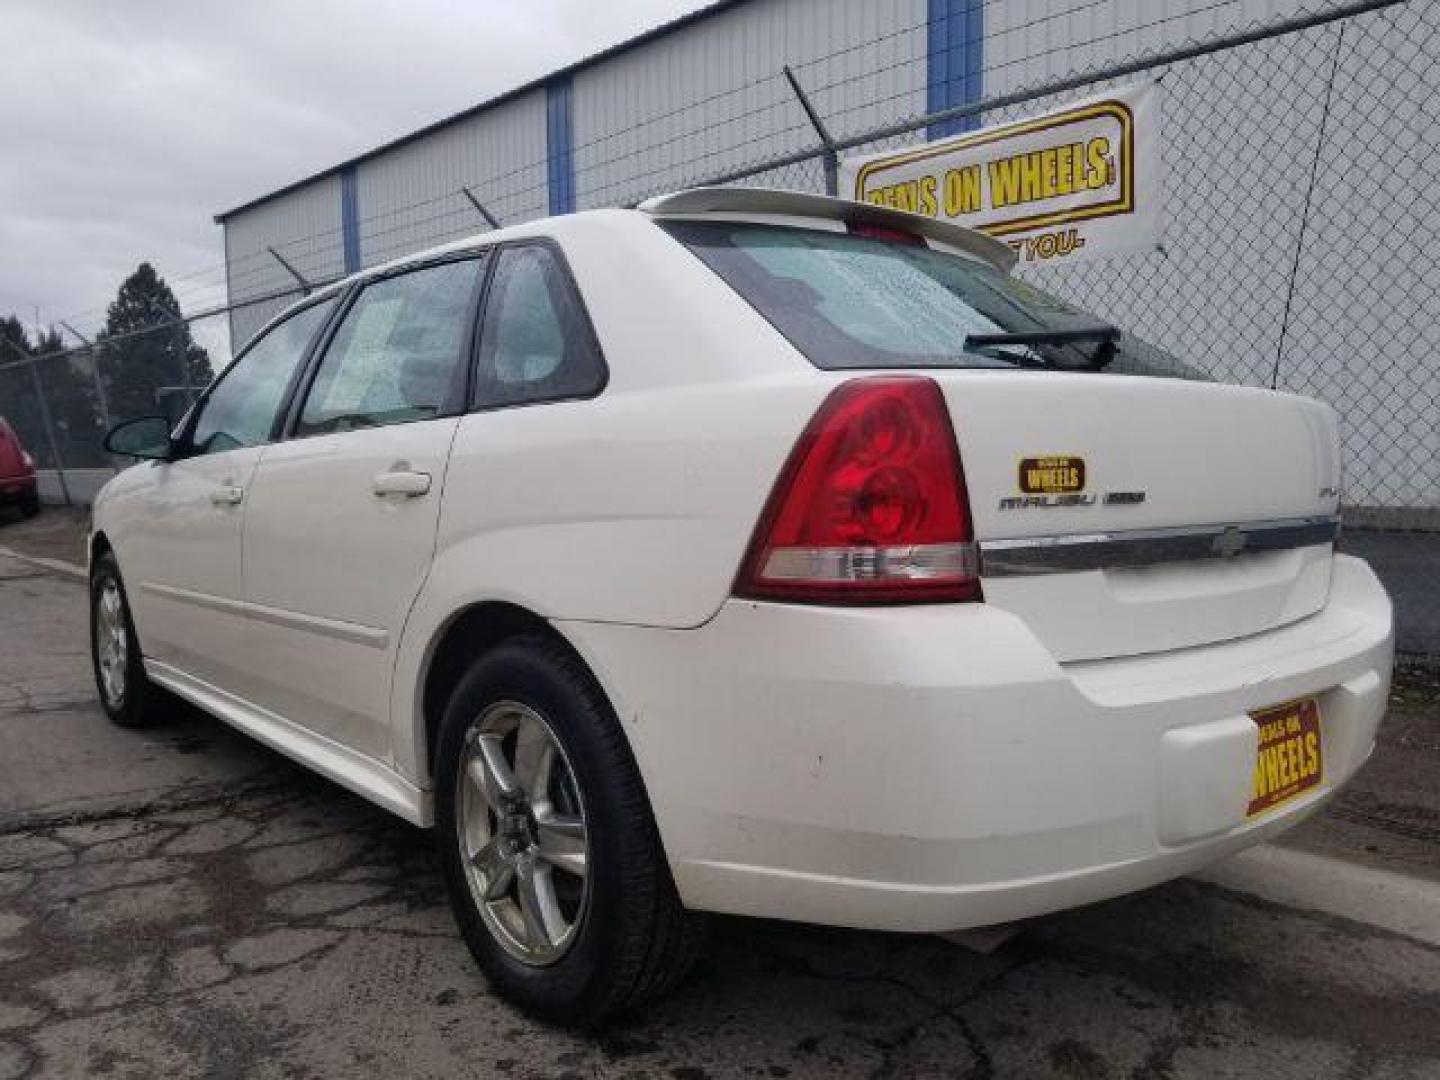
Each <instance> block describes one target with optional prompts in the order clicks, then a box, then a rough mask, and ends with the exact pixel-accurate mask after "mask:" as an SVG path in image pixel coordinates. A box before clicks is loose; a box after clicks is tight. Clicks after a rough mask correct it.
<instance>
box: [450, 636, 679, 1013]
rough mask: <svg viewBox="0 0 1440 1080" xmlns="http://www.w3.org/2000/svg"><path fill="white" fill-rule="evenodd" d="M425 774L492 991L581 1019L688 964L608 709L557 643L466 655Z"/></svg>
mask: <svg viewBox="0 0 1440 1080" xmlns="http://www.w3.org/2000/svg"><path fill="white" fill-rule="evenodd" d="M435 780H436V815H435V816H436V839H437V842H438V845H439V850H440V858H441V862H442V865H443V868H444V872H445V878H446V884H447V886H448V888H449V893H450V901H451V907H452V908H453V910H454V912H455V918H456V921H457V922H458V923H459V926H460V930H461V933H462V934H463V935H464V937H465V941H466V944H467V945H468V946H469V947H470V951H471V952H472V953H473V954H474V956H475V959H476V961H477V963H478V964H479V965H480V968H481V970H483V971H484V973H485V975H486V976H487V977H488V978H489V980H490V982H491V984H492V985H494V986H495V987H496V989H497V990H499V992H500V993H501V994H502V995H503V996H504V997H506V998H507V999H509V1000H510V1001H511V1002H513V1003H515V1004H516V1005H518V1006H519V1007H520V1008H522V1009H524V1010H525V1011H527V1012H529V1013H532V1014H534V1015H536V1016H539V1017H541V1018H543V1019H546V1020H549V1021H552V1022H556V1023H562V1024H567V1025H571V1026H578V1027H593V1026H595V1025H597V1024H600V1023H602V1022H603V1021H605V1020H606V1019H608V1018H609V1017H611V1016H614V1015H615V1014H616V1013H617V1012H621V1011H623V1010H625V1009H628V1008H632V1007H634V1006H637V1005H639V1004H641V1003H643V1002H644V1001H646V1000H648V999H650V998H652V997H655V996H657V995H659V994H661V993H664V992H665V991H666V990H668V989H670V988H671V987H673V986H674V985H675V983H677V982H678V981H679V980H680V978H681V977H682V976H683V975H684V974H685V972H686V971H687V970H688V969H689V967H690V965H691V964H692V963H693V961H694V959H695V956H696V954H697V953H698V951H699V945H700V942H701V937H702V923H701V921H700V919H699V917H698V916H695V915H692V914H690V913H689V912H687V911H685V909H684V908H683V907H682V906H681V904H680V898H679V896H678V894H677V893H676V891H675V884H674V882H673V881H672V879H671V877H670V870H669V866H668V865H667V863H666V861H665V855H664V851H663V850H662V848H661V844H660V837H659V834H658V832H657V831H656V828H655V823H654V821H653V819H652V817H651V813H650V806H649V801H648V799H647V798H646V796H645V790H644V787H643V785H642V783H641V779H640V773H639V770H638V768H637V767H636V765H635V760H634V757H633V756H632V755H631V753H630V747H629V744H628V743H627V742H626V740H625V736H624V734H623V733H622V731H621V730H620V725H619V723H618V721H617V720H616V718H615V714H614V711H613V710H612V709H611V708H610V705H609V703H608V702H607V701H606V699H605V696H604V694H603V692H602V691H601V689H600V687H599V686H598V685H597V684H596V682H595V679H594V677H593V676H592V675H591V674H590V673H589V672H588V671H587V670H586V669H585V667H584V665H583V664H581V663H580V661H579V659H578V658H577V657H575V656H574V655H573V653H571V652H570V651H569V650H568V649H567V648H566V647H565V646H564V645H563V644H561V643H559V642H556V641H553V640H549V639H547V638H545V637H541V636H538V635H537V636H524V637H520V638H516V639H513V640H511V641H508V642H505V643H503V644H501V645H499V646H498V647H496V648H495V649H493V650H492V651H490V652H489V653H487V654H486V655H485V656H483V657H481V658H479V659H478V660H476V661H475V662H474V664H473V665H472V666H471V668H470V670H469V671H468V672H467V673H466V675H465V677H464V678H463V679H462V680H461V681H460V684H459V685H458V686H457V687H456V689H455V692H454V693H453V694H452V695H451V698H450V702H449V704H448V706H447V707H446V710H445V715H444V717H443V720H442V724H441V731H440V741H439V747H438V754H437V761H436V770H435Z"/></svg>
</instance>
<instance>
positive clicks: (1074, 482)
mask: <svg viewBox="0 0 1440 1080" xmlns="http://www.w3.org/2000/svg"><path fill="white" fill-rule="evenodd" d="M1020 490H1021V491H1023V492H1024V493H1025V494H1026V495H1064V494H1067V493H1069V492H1072V491H1084V490H1085V459H1084V458H1079V457H1072V456H1070V455H1069V454H1056V455H1053V456H1051V457H1027V458H1021V459H1020Z"/></svg>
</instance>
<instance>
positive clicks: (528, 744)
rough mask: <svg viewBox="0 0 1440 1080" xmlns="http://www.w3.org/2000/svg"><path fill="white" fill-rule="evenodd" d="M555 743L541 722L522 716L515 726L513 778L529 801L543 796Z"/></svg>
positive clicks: (547, 782)
mask: <svg viewBox="0 0 1440 1080" xmlns="http://www.w3.org/2000/svg"><path fill="white" fill-rule="evenodd" d="M554 760H555V744H554V743H552V742H551V741H550V737H549V735H547V734H546V733H545V729H544V728H542V727H541V726H540V724H539V723H538V722H537V721H535V720H532V719H530V718H529V717H527V718H525V719H524V720H522V721H521V722H520V726H519V727H518V728H516V730H515V779H516V781H517V782H518V783H519V784H520V786H521V787H522V788H524V789H525V794H526V795H527V796H528V797H529V798H530V800H531V801H532V802H536V801H539V800H540V799H543V798H544V797H545V789H546V787H547V786H548V785H549V782H550V769H551V766H552V764H553V762H554Z"/></svg>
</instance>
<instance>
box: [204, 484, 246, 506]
mask: <svg viewBox="0 0 1440 1080" xmlns="http://www.w3.org/2000/svg"><path fill="white" fill-rule="evenodd" d="M243 498H245V489H244V488H242V487H236V486H235V485H234V484H221V485H220V486H219V487H217V488H215V489H214V490H213V491H211V492H210V501H211V502H212V503H214V504H215V505H216V506H239V505H240V500H241V499H243Z"/></svg>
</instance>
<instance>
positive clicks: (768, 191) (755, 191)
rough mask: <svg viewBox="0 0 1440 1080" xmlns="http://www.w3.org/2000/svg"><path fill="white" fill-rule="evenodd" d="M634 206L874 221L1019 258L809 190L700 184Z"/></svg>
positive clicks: (991, 242) (990, 240)
mask: <svg viewBox="0 0 1440 1080" xmlns="http://www.w3.org/2000/svg"><path fill="white" fill-rule="evenodd" d="M636 209H638V210H640V211H642V212H643V213H646V214H650V215H652V216H653V217H694V216H698V215H703V214H783V215H787V216H790V217H809V218H824V219H826V220H828V221H844V222H847V223H853V224H856V225H874V226H877V227H879V228H885V229H899V230H901V231H903V232H908V233H914V234H915V235H917V236H923V237H926V238H927V239H930V240H935V241H937V242H939V243H941V244H948V245H950V246H951V247H955V248H959V249H960V250H961V251H965V252H968V253H969V254H971V255H974V256H976V257H977V258H980V259H983V260H984V261H985V262H988V263H990V264H991V265H992V266H994V267H995V268H996V269H998V270H1004V271H1006V272H1008V271H1009V270H1010V269H1012V268H1013V267H1014V265H1015V262H1016V260H1017V259H1018V258H1019V256H1018V255H1016V253H1015V251H1014V250H1013V249H1012V248H1011V247H1010V245H1009V244H1007V243H1005V242H1004V241H1001V240H996V239H995V238H994V237H991V236H986V235H985V234H984V233H982V232H978V231H976V230H975V229H967V228H966V227H965V226H963V225H953V224H951V223H950V222H948V221H936V220H935V219H934V218H930V217H926V216H924V215H923V214H912V213H910V212H909V211H908V210H892V209H890V208H889V207H888V206H875V205H872V204H870V203H862V202H855V201H853V200H851V199H836V198H832V197H831V196H829V195H810V194H807V193H806V192H803V191H783V190H781V189H779V188H747V187H699V188H690V189H689V190H687V191H677V192H674V193H673V194H670V195H657V196H656V197H655V198H653V199H646V200H645V201H644V202H642V203H641V204H640V205H639V206H638V207H637V208H636Z"/></svg>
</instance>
